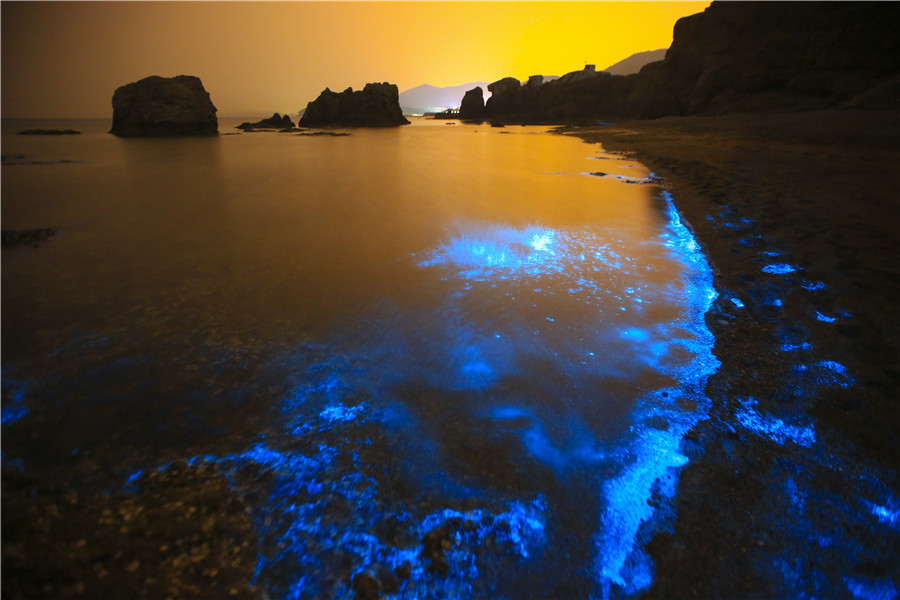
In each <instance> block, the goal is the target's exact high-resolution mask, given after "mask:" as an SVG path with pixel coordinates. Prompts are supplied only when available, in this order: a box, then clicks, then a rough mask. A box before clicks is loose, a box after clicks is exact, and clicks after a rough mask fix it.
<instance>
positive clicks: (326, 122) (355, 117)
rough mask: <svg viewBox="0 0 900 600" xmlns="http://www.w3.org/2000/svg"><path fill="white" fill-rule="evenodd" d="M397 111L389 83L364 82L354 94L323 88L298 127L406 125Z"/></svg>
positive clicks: (396, 98) (394, 91) (394, 89)
mask: <svg viewBox="0 0 900 600" xmlns="http://www.w3.org/2000/svg"><path fill="white" fill-rule="evenodd" d="M408 124H409V121H407V120H406V118H405V117H404V116H403V111H402V110H401V109H400V100H399V92H398V90H397V86H396V85H394V84H392V83H367V84H366V86H365V87H364V88H363V89H362V90H360V91H356V92H354V91H353V89H352V88H347V89H346V90H344V91H343V92H340V93H337V92H332V91H331V90H329V89H328V88H325V91H323V92H322V93H321V94H319V97H318V98H316V99H315V100H314V101H313V102H310V103H309V104H308V105H307V106H306V112H305V113H304V114H303V117H302V118H301V119H300V122H299V123H298V125H299V126H301V127H394V126H397V125H408Z"/></svg>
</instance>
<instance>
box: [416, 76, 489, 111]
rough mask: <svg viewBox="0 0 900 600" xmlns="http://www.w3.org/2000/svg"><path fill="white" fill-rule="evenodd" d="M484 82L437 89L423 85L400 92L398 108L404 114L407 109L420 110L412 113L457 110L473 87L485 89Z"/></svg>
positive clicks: (485, 84)
mask: <svg viewBox="0 0 900 600" xmlns="http://www.w3.org/2000/svg"><path fill="white" fill-rule="evenodd" d="M487 85H488V84H487V83H486V82H484V81H474V82H472V83H464V84H462V85H452V86H447V87H437V86H434V85H429V84H427V83H426V84H423V85H419V86H416V87H414V88H410V89H408V90H406V91H405V92H400V106H402V107H403V109H404V112H406V109H407V108H410V109H421V110H414V111H412V112H438V111H441V110H444V109H445V108H459V104H460V102H461V101H462V97H463V96H464V95H465V93H466V92H467V91H469V90H471V89H472V88H474V87H478V86H481V87H483V88H486V87H487Z"/></svg>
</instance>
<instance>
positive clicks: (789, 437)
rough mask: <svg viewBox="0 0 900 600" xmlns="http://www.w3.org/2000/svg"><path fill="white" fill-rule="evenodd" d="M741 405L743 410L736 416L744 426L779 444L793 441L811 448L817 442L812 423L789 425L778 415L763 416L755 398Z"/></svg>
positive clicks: (746, 400) (748, 399)
mask: <svg viewBox="0 0 900 600" xmlns="http://www.w3.org/2000/svg"><path fill="white" fill-rule="evenodd" d="M741 407H742V408H741V410H738V411H737V412H735V414H734V416H735V418H736V419H737V420H738V422H739V423H740V424H741V426H742V427H744V428H745V429H748V430H750V431H753V432H754V433H756V434H757V435H759V436H761V437H765V438H768V439H770V440H772V441H774V442H777V443H779V444H784V443H785V442H786V441H791V442H793V443H795V444H797V445H798V446H803V447H804V448H810V447H811V446H812V445H813V444H815V443H816V432H815V429H813V427H812V426H811V425H810V426H806V427H803V426H798V425H789V424H788V423H785V422H784V420H782V419H779V418H777V417H770V416H763V415H761V414H759V413H758V412H757V411H756V400H754V399H753V398H747V399H745V400H742V401H741Z"/></svg>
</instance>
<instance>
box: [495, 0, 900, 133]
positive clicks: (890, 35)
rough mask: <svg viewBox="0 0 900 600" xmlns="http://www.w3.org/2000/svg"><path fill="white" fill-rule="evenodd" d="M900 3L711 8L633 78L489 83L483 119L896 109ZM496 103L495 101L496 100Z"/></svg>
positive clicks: (599, 75)
mask: <svg viewBox="0 0 900 600" xmlns="http://www.w3.org/2000/svg"><path fill="white" fill-rule="evenodd" d="M898 28H900V3H896V2H886V3H870V2H860V3H857V2H823V3H810V2H713V3H712V4H711V5H710V6H709V7H708V8H707V9H706V10H705V11H704V12H702V13H699V14H696V15H691V16H689V17H684V18H682V19H680V20H679V21H678V22H677V23H676V25H675V29H674V35H673V42H672V45H671V47H670V48H669V49H668V51H667V52H666V55H665V59H664V60H662V61H658V62H652V63H649V64H646V65H645V66H644V67H643V68H642V69H641V70H640V72H639V73H637V74H633V75H610V74H609V73H605V72H597V71H594V70H593V69H590V68H586V69H584V70H581V71H574V72H572V73H569V74H567V75H564V76H563V77H561V78H559V79H557V80H555V81H550V82H546V83H543V84H541V85H531V82H529V84H526V85H524V86H520V85H518V81H517V80H515V79H512V78H506V79H501V80H500V81H497V82H494V83H492V84H491V85H490V86H488V89H491V90H492V91H494V97H492V98H491V100H489V101H488V103H487V105H486V108H485V113H486V114H485V117H486V118H488V119H492V120H506V121H522V122H548V123H558V122H578V121H591V120H598V119H608V118H617V117H638V118H656V117H663V116H669V115H694V114H722V113H728V112H760V111H774V110H780V111H785V110H787V111H796V110H814V109H824V108H833V107H840V106H849V105H852V106H857V107H859V106H862V107H870V108H879V107H885V108H886V107H897V106H900V37H898V36H897V35H896V33H895V32H896V31H897V30H898ZM495 98H496V100H495Z"/></svg>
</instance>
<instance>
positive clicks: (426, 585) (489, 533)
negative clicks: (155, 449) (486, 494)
mask: <svg viewBox="0 0 900 600" xmlns="http://www.w3.org/2000/svg"><path fill="white" fill-rule="evenodd" d="M346 424H347V422H346V421H339V423H338V426H345V425H346ZM342 454H344V453H343V451H342V449H341V448H339V447H328V446H320V447H319V449H318V451H317V452H316V453H315V454H312V455H304V454H301V453H299V452H294V451H282V450H276V449H273V448H270V447H267V446H264V445H262V444H258V445H256V446H254V447H253V448H251V449H250V450H248V451H246V452H242V453H239V454H234V455H228V456H224V457H213V456H198V457H195V458H193V459H191V460H190V461H189V463H190V464H197V463H206V464H214V465H215V466H216V467H217V468H218V469H219V470H220V472H222V473H224V474H225V475H226V476H227V477H228V479H229V480H230V482H231V486H232V488H233V489H235V491H237V492H238V493H251V494H257V493H258V489H259V485H260V483H261V482H266V483H265V487H264V489H265V488H267V489H268V493H269V498H268V500H267V501H265V502H262V503H257V504H256V505H255V506H254V512H253V520H254V522H255V524H256V528H257V531H258V533H259V534H260V537H261V548H260V555H259V558H258V562H257V570H256V574H255V575H254V581H255V582H256V583H257V584H262V586H263V587H264V588H265V589H266V590H267V591H268V592H269V593H270V594H274V595H276V596H277V597H280V598H290V599H295V598H296V599H300V598H309V597H322V596H327V597H331V598H343V599H347V600H350V599H352V598H354V597H355V591H354V590H353V589H352V586H351V581H352V577H351V576H349V575H348V576H347V577H346V578H345V580H343V581H336V582H335V581H329V577H332V574H329V573H327V572H323V571H322V569H321V566H322V564H321V559H322V557H323V556H325V555H329V554H333V553H339V554H341V555H343V556H346V557H347V558H346V559H345V560H349V561H350V563H351V564H349V565H348V567H347V568H348V571H350V572H351V573H359V572H365V571H366V569H367V568H370V567H371V566H372V565H383V566H385V567H387V568H388V569H389V570H393V569H395V568H397V567H399V566H401V565H403V564H407V565H408V566H409V568H410V577H409V579H408V580H407V581H405V582H403V583H402V587H401V588H399V590H398V592H399V593H400V595H399V596H397V597H465V596H468V595H471V591H472V590H471V582H472V581H473V580H474V579H475V578H477V577H478V575H479V572H478V565H477V562H476V560H475V558H476V552H477V551H480V550H481V549H482V548H483V546H484V545H485V544H486V543H491V544H494V545H499V546H500V547H501V548H503V549H504V551H505V552H508V553H509V554H511V555H512V556H515V557H519V558H520V559H521V558H528V557H529V556H530V555H531V554H532V553H534V552H535V551H536V550H538V549H539V548H541V547H542V546H543V544H544V538H545V533H544V529H545V517H544V512H545V511H546V505H545V503H544V501H543V499H542V498H540V497H538V498H535V499H533V500H532V501H531V502H521V501H514V502H511V503H509V504H508V505H507V506H506V507H505V508H502V509H499V510H497V509H489V508H480V509H473V510H467V511H460V510H455V509H450V508H448V509H443V510H439V511H422V510H420V509H416V508H415V507H412V506H410V507H407V510H405V511H402V512H401V513H399V514H397V513H393V512H392V509H393V507H390V506H385V507H382V506H381V505H380V503H379V500H378V499H379V496H380V494H379V490H378V486H377V483H376V482H375V480H374V479H372V478H371V477H368V476H366V475H364V474H362V473H361V472H359V471H356V470H354V468H352V467H351V468H350V469H347V468H344V469H343V470H335V469H334V468H332V464H333V463H334V462H335V461H337V460H339V459H340V457H341V455H342ZM345 456H346V455H345ZM352 464H353V467H356V468H359V466H360V465H359V464H358V461H357V460H356V459H354V461H353V463H352ZM135 477H136V476H132V478H131V479H130V480H132V479H135ZM340 506H347V507H349V511H348V510H342V509H339V508H338V507H340ZM388 518H390V519H394V520H395V521H396V523H397V525H398V526H399V527H400V528H401V529H402V530H404V531H405V532H406V533H405V534H404V535H403V536H400V538H401V539H403V540H407V541H405V542H403V543H400V544H397V543H396V542H394V543H391V542H390V541H386V540H384V539H382V538H381V537H379V536H378V535H375V534H374V533H372V532H371V531H368V530H369V529H371V528H372V527H373V526H374V525H375V524H376V523H378V522H381V521H383V520H384V519H388ZM448 523H449V524H451V525H452V526H453V527H454V530H453V535H452V540H453V544H452V546H451V547H450V548H447V549H446V551H445V553H444V558H445V559H446V561H447V563H448V567H449V569H448V572H447V574H446V575H445V576H443V577H442V578H441V579H440V580H436V579H435V578H434V577H433V576H431V575H430V574H429V569H428V567H429V564H428V563H429V559H428V557H426V556H423V545H422V540H423V538H424V536H425V534H427V533H428V532H429V531H432V530H435V529H439V528H441V527H443V526H444V525H445V524H448Z"/></svg>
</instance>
